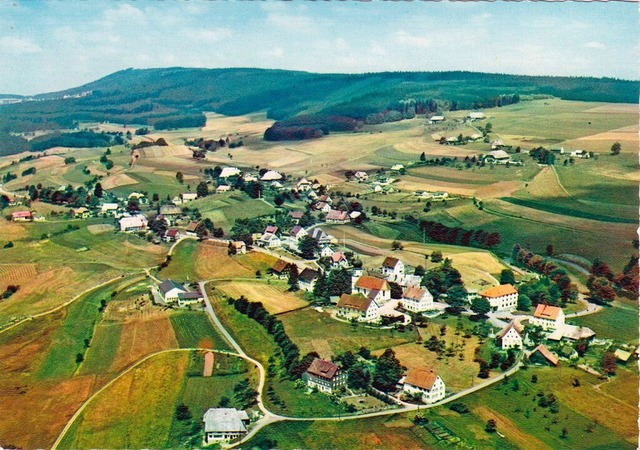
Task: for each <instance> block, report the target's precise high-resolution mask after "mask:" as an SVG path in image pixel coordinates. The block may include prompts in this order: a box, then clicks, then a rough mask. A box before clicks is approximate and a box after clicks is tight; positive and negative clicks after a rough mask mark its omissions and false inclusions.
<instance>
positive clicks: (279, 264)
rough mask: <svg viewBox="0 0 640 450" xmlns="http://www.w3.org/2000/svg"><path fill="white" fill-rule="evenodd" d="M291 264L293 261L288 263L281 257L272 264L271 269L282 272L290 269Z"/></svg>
mask: <svg viewBox="0 0 640 450" xmlns="http://www.w3.org/2000/svg"><path fill="white" fill-rule="evenodd" d="M291 266H292V264H291V263H288V262H286V261H285V260H283V259H279V260H277V261H276V262H275V263H274V264H273V266H271V271H272V272H275V273H278V274H280V273H283V272H285V271H287V270H289V269H290V268H291Z"/></svg>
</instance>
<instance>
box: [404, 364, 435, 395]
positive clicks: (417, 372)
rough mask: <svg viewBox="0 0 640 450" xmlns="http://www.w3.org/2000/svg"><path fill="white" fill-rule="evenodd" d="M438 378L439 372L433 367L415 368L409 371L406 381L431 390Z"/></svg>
mask: <svg viewBox="0 0 640 450" xmlns="http://www.w3.org/2000/svg"><path fill="white" fill-rule="evenodd" d="M437 378H438V374H436V373H435V372H434V371H433V369H413V370H410V371H409V373H408V374H407V376H406V378H405V379H404V382H405V383H406V384H410V385H411V386H416V387H419V388H423V389H427V390H429V391H430V390H431V388H432V387H433V383H435V382H436V379H437Z"/></svg>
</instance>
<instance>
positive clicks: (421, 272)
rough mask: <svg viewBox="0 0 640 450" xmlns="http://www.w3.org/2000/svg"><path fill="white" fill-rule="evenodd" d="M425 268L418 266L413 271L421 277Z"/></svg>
mask: <svg viewBox="0 0 640 450" xmlns="http://www.w3.org/2000/svg"><path fill="white" fill-rule="evenodd" d="M425 273H426V272H425V270H424V267H423V266H420V265H419V266H416V268H415V270H414V271H413V274H414V275H416V276H419V277H423V276H424V274H425Z"/></svg>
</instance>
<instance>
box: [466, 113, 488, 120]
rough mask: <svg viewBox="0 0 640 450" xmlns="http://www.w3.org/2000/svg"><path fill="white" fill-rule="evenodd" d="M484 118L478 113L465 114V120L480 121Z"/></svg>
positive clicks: (483, 115)
mask: <svg viewBox="0 0 640 450" xmlns="http://www.w3.org/2000/svg"><path fill="white" fill-rule="evenodd" d="M486 117H487V116H486V115H485V114H484V113H483V112H480V111H471V112H470V113H469V114H467V118H468V119H471V120H482V119H484V118H486Z"/></svg>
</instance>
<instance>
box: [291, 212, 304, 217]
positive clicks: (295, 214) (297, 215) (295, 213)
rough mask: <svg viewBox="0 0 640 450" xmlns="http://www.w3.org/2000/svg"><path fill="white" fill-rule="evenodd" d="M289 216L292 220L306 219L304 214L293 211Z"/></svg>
mask: <svg viewBox="0 0 640 450" xmlns="http://www.w3.org/2000/svg"><path fill="white" fill-rule="evenodd" d="M289 216H290V217H291V218H292V219H302V218H303V217H304V213H303V212H302V211H291V212H290V213H289Z"/></svg>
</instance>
